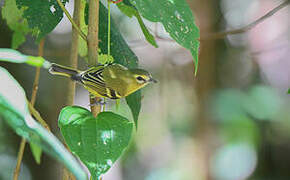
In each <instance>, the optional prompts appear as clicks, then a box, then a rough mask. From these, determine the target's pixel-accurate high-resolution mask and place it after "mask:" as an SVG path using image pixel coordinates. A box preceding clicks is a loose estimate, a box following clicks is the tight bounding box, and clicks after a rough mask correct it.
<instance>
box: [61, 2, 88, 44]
mask: <svg viewBox="0 0 290 180" xmlns="http://www.w3.org/2000/svg"><path fill="white" fill-rule="evenodd" d="M56 1H57V3H58V5H59V6H60V8H61V9H62V10H63V12H64V13H65V15H66V17H67V18H68V19H69V21H70V22H71V24H72V26H73V27H74V28H75V29H76V30H77V32H78V33H79V35H80V36H81V37H82V38H83V39H84V40H85V41H86V40H87V36H86V35H85V33H83V32H82V30H81V29H80V28H79V27H78V26H77V24H76V23H75V22H74V20H73V18H72V17H71V15H70V14H69V12H68V11H67V10H66V8H65V7H64V5H63V4H62V2H61V1H60V0H56Z"/></svg>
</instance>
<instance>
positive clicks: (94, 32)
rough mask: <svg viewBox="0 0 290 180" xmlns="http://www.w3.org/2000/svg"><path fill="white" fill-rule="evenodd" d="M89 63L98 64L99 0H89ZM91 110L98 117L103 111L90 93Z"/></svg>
mask: <svg viewBox="0 0 290 180" xmlns="http://www.w3.org/2000/svg"><path fill="white" fill-rule="evenodd" d="M87 39H88V40H87V43H88V63H89V66H90V67H92V66H96V65H97V64H98V54H97V52H98V51H97V50H98V43H99V0H90V1H89V24H88V38H87ZM89 98H90V104H92V106H91V112H92V114H93V115H94V116H95V117H96V116H97V114H98V113H99V112H100V111H101V106H100V105H93V104H94V103H96V101H98V99H99V98H95V97H92V95H90V97H89Z"/></svg>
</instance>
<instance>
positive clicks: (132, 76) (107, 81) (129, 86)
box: [49, 63, 157, 99]
mask: <svg viewBox="0 0 290 180" xmlns="http://www.w3.org/2000/svg"><path fill="white" fill-rule="evenodd" d="M49 72H50V73H51V74H54V75H61V76H66V77H69V78H71V79H72V80H74V81H76V82H79V83H81V84H82V85H83V86H84V87H85V88H86V89H87V90H88V91H89V92H90V93H92V94H93V95H95V96H96V97H106V98H110V99H120V98H123V97H126V96H128V95H130V94H132V93H133V92H135V91H137V90H139V89H141V88H143V87H144V86H146V85H147V84H149V83H151V82H153V83H156V82H157V81H156V80H155V79H153V78H152V76H151V74H150V73H149V72H147V71H146V70H143V69H128V68H126V67H125V66H122V65H120V64H115V63H114V64H105V65H98V66H96V67H92V68H89V69H88V70H86V71H79V70H76V69H72V68H69V67H66V66H62V65H58V64H55V63H52V65H51V67H50V68H49Z"/></svg>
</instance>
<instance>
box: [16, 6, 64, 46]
mask: <svg viewBox="0 0 290 180" xmlns="http://www.w3.org/2000/svg"><path fill="white" fill-rule="evenodd" d="M61 2H62V3H63V4H65V3H66V2H68V0H61ZM16 5H17V7H18V9H20V10H21V11H22V12H23V15H22V17H23V18H25V19H27V22H28V25H29V28H30V29H34V30H37V31H35V33H36V34H35V35H36V37H37V41H40V40H41V39H42V38H43V37H44V36H45V35H46V34H48V33H50V32H51V31H52V30H53V29H54V28H55V27H56V25H57V24H58V23H59V22H60V20H61V19H62V18H63V11H62V9H61V8H60V6H59V5H58V3H57V1H55V0H54V1H45V0H42V1H39V0H16ZM14 13H15V12H10V14H14Z"/></svg>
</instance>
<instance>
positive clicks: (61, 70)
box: [48, 63, 80, 81]
mask: <svg viewBox="0 0 290 180" xmlns="http://www.w3.org/2000/svg"><path fill="white" fill-rule="evenodd" d="M48 71H49V73H50V74H53V75H60V76H66V77H69V78H71V79H73V80H76V81H78V80H79V78H80V76H79V73H80V71H78V70H76V69H72V68H69V67H66V66H62V65H59V64H55V63H52V64H51V67H50V68H49V69H48Z"/></svg>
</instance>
